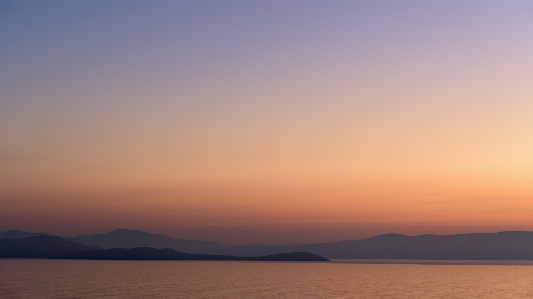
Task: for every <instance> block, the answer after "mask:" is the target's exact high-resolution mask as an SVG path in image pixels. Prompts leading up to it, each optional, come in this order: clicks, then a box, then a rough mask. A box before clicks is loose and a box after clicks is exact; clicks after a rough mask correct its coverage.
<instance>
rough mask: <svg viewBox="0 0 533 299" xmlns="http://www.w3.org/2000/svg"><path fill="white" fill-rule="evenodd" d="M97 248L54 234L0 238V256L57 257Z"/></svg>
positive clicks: (96, 248)
mask: <svg viewBox="0 0 533 299" xmlns="http://www.w3.org/2000/svg"><path fill="white" fill-rule="evenodd" d="M98 249H100V248H98V247H95V246H88V245H83V244H79V243H76V242H72V241H67V240H64V239H62V238H60V237H54V236H35V237H29V238H22V239H1V240H0V258H57V257H60V256H64V255H67V254H72V253H75V252H80V251H87V250H98Z"/></svg>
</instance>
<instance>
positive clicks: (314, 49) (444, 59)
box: [0, 1, 533, 244]
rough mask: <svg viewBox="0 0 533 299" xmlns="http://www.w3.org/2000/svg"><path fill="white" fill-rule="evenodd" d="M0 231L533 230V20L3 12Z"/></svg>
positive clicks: (135, 8) (425, 8)
mask: <svg viewBox="0 0 533 299" xmlns="http://www.w3.org/2000/svg"><path fill="white" fill-rule="evenodd" d="M0 71H1V73H0V80H1V81H0V84H1V86H0V88H1V89H0V96H1V98H0V101H1V102H0V179H1V180H0V230H8V229H20V230H26V231H43V232H49V233H52V234H58V235H65V236H73V235H78V234H92V233H102V232H106V231H109V230H112V229H115V228H129V229H141V230H145V231H150V232H157V233H164V234H167V235H170V236H173V237H179V238H186V239H202V240H213V241H220V242H226V243H241V244H243V243H271V244H279V243H296V242H320V241H338V240H343V239H358V238H363V237H368V236H372V235H376V234H380V233H389V232H396V233H404V234H409V235H415V234H423V233H439V234H440V233H446V234H448V233H461V232H474V231H485V232H490V231H501V230H533V220H532V217H531V215H533V2H531V1H2V2H0Z"/></svg>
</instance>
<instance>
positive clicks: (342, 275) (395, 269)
mask: <svg viewBox="0 0 533 299" xmlns="http://www.w3.org/2000/svg"><path fill="white" fill-rule="evenodd" d="M148 297H156V298H232V299H233V298H269V299H270V298H533V266H532V265H531V264H530V265H451V264H447V265H438V264H361V263H324V264H322V263H259V262H180V261H66V260H65V261H62V260H0V298H148Z"/></svg>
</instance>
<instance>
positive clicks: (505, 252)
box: [69, 229, 533, 260]
mask: <svg viewBox="0 0 533 299" xmlns="http://www.w3.org/2000/svg"><path fill="white" fill-rule="evenodd" d="M69 240H72V241H78V242H80V243H83V244H85V245H92V246H97V247H101V248H106V249H107V248H137V247H151V248H156V249H157V248H159V249H161V248H172V249H174V250H176V251H178V252H187V253H191V254H210V255H229V256H240V257H257V256H267V255H273V254H279V253H286V252H310V253H313V254H316V255H319V256H323V257H326V258H328V259H422V260H430V259H434V260H533V232H524V231H517V232H499V233H473V234H459V235H420V236H414V237H410V236H406V235H401V234H386V235H380V236H375V237H372V238H368V239H363V240H349V241H342V242H335V243H316V244H302V245H293V246H271V245H227V244H220V243H216V242H207V241H206V242H204V241H190V240H181V239H173V238H170V237H167V236H164V235H158V234H151V233H147V232H142V231H132V230H125V229H120V230H115V231H112V232H110V233H107V234H99V235H92V236H79V237H75V238H71V239H69Z"/></svg>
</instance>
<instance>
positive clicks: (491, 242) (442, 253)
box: [285, 232, 533, 260]
mask: <svg viewBox="0 0 533 299" xmlns="http://www.w3.org/2000/svg"><path fill="white" fill-rule="evenodd" d="M285 249H286V250H287V249H289V248H285ZM290 250H298V251H300V250H301V251H309V252H312V253H315V254H318V255H322V256H325V257H327V258H330V259H331V258H333V259H421V260H533V232H500V233H473V234H459V235H420V236H416V237H410V236H405V235H400V234H387V235H381V236H376V237H372V238H368V239H364V240H357V241H343V242H337V243H322V244H308V245H300V246H296V247H291V248H290Z"/></svg>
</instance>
